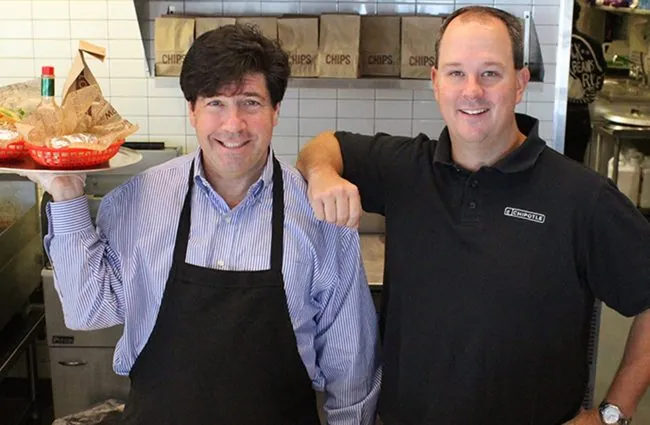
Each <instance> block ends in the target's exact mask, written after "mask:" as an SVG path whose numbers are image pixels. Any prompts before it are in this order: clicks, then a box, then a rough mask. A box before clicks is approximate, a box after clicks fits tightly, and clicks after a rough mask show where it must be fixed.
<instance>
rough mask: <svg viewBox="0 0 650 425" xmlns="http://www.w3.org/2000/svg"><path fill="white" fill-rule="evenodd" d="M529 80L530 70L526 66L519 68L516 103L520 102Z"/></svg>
mask: <svg viewBox="0 0 650 425" xmlns="http://www.w3.org/2000/svg"><path fill="white" fill-rule="evenodd" d="M529 81H530V70H529V69H528V67H524V68H521V69H520V70H518V71H517V103H519V102H521V99H523V98H524V93H525V92H526V87H528V82H529Z"/></svg>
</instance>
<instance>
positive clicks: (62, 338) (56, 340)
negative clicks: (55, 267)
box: [41, 269, 123, 347]
mask: <svg viewBox="0 0 650 425" xmlns="http://www.w3.org/2000/svg"><path fill="white" fill-rule="evenodd" d="M41 276H42V278H43V298H44V300H45V325H46V328H47V344H48V345H49V346H50V347H53V346H59V347H70V346H74V347H115V345H116V344H117V341H118V340H119V339H120V337H121V336H122V330H123V326H113V327H111V328H106V329H101V330H96V331H72V330H70V329H68V328H67V327H66V326H65V321H64V319H63V307H61V301H60V300H59V294H57V292H56V289H55V288H54V274H53V272H52V270H48V269H43V271H42V272H41Z"/></svg>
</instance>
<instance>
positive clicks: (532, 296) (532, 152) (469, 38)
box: [298, 7, 650, 425]
mask: <svg viewBox="0 0 650 425" xmlns="http://www.w3.org/2000/svg"><path fill="white" fill-rule="evenodd" d="M436 58H437V63H436V66H435V67H434V68H433V69H432V73H431V78H432V81H433V83H434V94H435V98H436V100H437V101H438V104H439V106H440V110H441V113H442V116H443V117H444V119H445V121H446V123H447V128H445V130H444V131H443V132H442V134H441V135H440V138H439V141H437V142H436V141H433V140H430V139H429V138H428V137H427V136H425V135H422V134H421V135H419V136H417V137H415V138H408V137H395V136H389V135H387V134H377V135H375V136H363V135H358V134H352V133H347V132H336V133H323V134H321V135H320V136H318V137H317V138H316V139H315V140H313V141H312V142H310V143H309V144H308V145H307V146H306V147H305V148H304V150H303V151H302V152H301V153H300V156H299V161H298V166H299V169H300V170H301V171H302V172H303V174H304V175H305V177H306V178H307V180H308V181H309V193H310V196H311V201H312V206H313V207H314V210H315V212H316V215H317V216H318V217H320V218H322V219H325V220H327V221H330V222H336V223H339V224H342V225H343V224H344V225H350V226H354V225H356V223H357V221H358V218H359V214H360V206H359V194H360V196H361V201H362V205H363V209H365V210H366V211H370V212H376V213H381V214H384V215H385V216H386V262H387V265H386V270H385V277H384V281H385V285H386V288H387V290H388V292H387V297H386V298H385V299H384V303H383V310H382V321H383V322H382V326H383V342H384V378H383V384H382V392H381V396H380V402H379V415H380V417H381V419H382V421H383V422H384V424H385V425H398V424H399V425H413V424H418V425H421V424H444V425H482V424H489V425H491V424H494V425H522V424H534V425H557V424H562V423H565V422H566V421H571V422H570V423H571V424H576V425H577V424H584V425H588V424H594V425H596V424H600V423H609V424H612V423H618V424H625V423H627V422H626V421H627V420H628V419H629V417H631V416H632V415H633V414H634V412H635V409H636V407H637V404H638V402H639V399H640V398H641V397H642V395H643V394H644V392H645V390H646V388H647V386H648V383H649V382H650V314H649V313H647V312H646V310H647V309H648V307H649V306H650V254H649V251H650V250H649V247H650V225H648V223H647V222H646V221H645V219H644V218H643V217H642V215H641V214H640V213H639V212H638V211H637V210H636V209H635V208H634V206H633V205H632V204H631V203H630V202H629V201H628V200H627V199H626V197H625V196H624V195H622V194H621V193H620V192H619V191H618V190H617V189H616V187H615V186H614V185H612V184H611V182H609V181H607V180H606V179H604V178H603V177H601V176H599V175H597V174H595V173H593V172H591V171H590V170H588V169H587V168H584V167H583V166H581V165H579V164H577V163H575V162H574V161H571V160H569V159H567V158H565V157H564V156H562V155H560V154H559V153H557V152H555V151H553V150H552V149H550V148H548V147H546V145H545V143H544V141H543V140H541V139H540V138H539V137H538V135H537V126H538V123H537V120H535V119H533V118H531V117H528V116H525V115H515V113H514V110H515V105H516V104H517V103H518V102H519V101H520V100H521V98H522V96H523V93H524V90H525V88H526V85H527V83H528V80H529V72H528V70H527V69H525V68H524V67H523V43H522V29H521V26H520V24H519V22H518V20H517V19H515V18H514V17H512V16H511V15H509V14H507V13H504V12H502V11H499V10H496V9H492V8H485V7H470V8H465V9H461V10H459V11H457V12H455V13H454V14H452V15H450V16H449V17H448V19H447V20H446V21H445V24H444V25H443V27H442V29H441V34H440V36H439V39H438V42H437V43H436ZM340 176H342V177H340ZM344 179H347V180H344ZM595 297H597V298H599V299H601V300H603V301H605V302H606V303H607V304H608V305H610V306H611V307H613V308H614V309H616V310H618V311H619V312H620V313H622V314H624V315H626V316H636V319H635V321H634V325H633V327H632V330H631V333H630V339H629V342H628V345H627V348H626V351H625V357H624V360H623V362H622V366H621V369H620V370H619V372H618V373H617V375H616V377H615V380H614V382H613V384H612V386H611V388H610V390H609V392H608V395H607V399H606V400H605V402H604V403H603V404H602V407H601V408H600V409H592V410H589V411H582V412H579V409H580V405H581V401H582V398H583V395H584V393H585V390H586V384H587V379H588V364H587V346H588V336H589V332H590V330H589V324H590V315H591V311H592V305H593V302H594V298H595ZM599 410H600V412H599Z"/></svg>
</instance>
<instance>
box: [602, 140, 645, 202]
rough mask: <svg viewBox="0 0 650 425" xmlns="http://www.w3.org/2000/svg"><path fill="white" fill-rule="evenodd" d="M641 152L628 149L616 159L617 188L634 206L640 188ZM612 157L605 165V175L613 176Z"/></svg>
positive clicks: (637, 199)
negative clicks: (606, 165)
mask: <svg viewBox="0 0 650 425" xmlns="http://www.w3.org/2000/svg"><path fill="white" fill-rule="evenodd" d="M642 161H643V154H642V153H640V152H639V151H637V150H636V149H630V150H629V151H628V152H625V153H624V154H623V155H621V157H620V158H619V159H618V178H617V179H616V185H617V186H618V189H619V190H620V191H621V192H622V193H623V194H625V196H627V197H628V198H629V199H630V201H632V203H633V204H634V205H635V206H639V192H640V189H641V162H642ZM613 171H614V157H612V158H610V160H609V164H608V167H607V177H609V178H610V179H611V178H612V177H613Z"/></svg>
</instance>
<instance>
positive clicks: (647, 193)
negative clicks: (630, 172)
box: [639, 156, 650, 209]
mask: <svg viewBox="0 0 650 425" xmlns="http://www.w3.org/2000/svg"><path fill="white" fill-rule="evenodd" d="M641 173H642V177H641V180H642V183H641V194H640V195H639V206H640V207H641V208H643V209H648V208H650V156H646V157H645V160H644V161H643V167H642V171H641Z"/></svg>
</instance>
